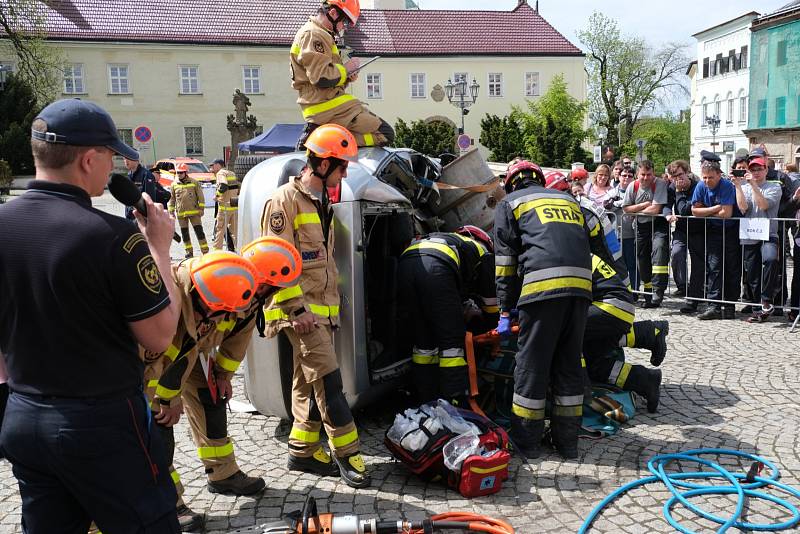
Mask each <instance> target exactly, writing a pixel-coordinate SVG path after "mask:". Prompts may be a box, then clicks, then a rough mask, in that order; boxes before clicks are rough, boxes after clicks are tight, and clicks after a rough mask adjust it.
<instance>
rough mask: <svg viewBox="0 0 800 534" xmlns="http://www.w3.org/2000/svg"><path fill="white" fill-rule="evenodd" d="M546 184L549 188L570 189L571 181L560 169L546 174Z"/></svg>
mask: <svg viewBox="0 0 800 534" xmlns="http://www.w3.org/2000/svg"><path fill="white" fill-rule="evenodd" d="M544 178H545V182H544V186H545V187H546V188H547V189H556V190H558V191H569V182H567V177H566V176H564V173H562V172H559V171H550V172H548V173H547V174H546V175H545V177H544Z"/></svg>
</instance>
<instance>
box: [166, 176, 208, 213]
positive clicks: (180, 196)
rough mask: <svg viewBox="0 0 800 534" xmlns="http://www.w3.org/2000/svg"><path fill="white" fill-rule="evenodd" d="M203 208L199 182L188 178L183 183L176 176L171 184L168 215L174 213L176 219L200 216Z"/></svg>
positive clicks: (203, 201)
mask: <svg viewBox="0 0 800 534" xmlns="http://www.w3.org/2000/svg"><path fill="white" fill-rule="evenodd" d="M205 207H206V204H205V198H204V197H203V188H202V187H201V186H200V182H198V181H197V180H195V179H194V178H190V177H187V179H186V181H185V182H183V181H181V180H180V179H179V178H178V177H177V175H176V177H175V179H174V180H173V182H172V196H171V197H170V199H169V205H168V208H169V211H170V213H173V212H174V213H175V216H176V217H191V216H192V215H202V214H203V209H205Z"/></svg>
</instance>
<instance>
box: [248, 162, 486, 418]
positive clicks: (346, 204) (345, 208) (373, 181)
mask: <svg viewBox="0 0 800 534" xmlns="http://www.w3.org/2000/svg"><path fill="white" fill-rule="evenodd" d="M475 155H477V153H476V154H473V157H474V156H475ZM459 159H460V160H461V159H462V158H459ZM479 161H480V162H482V166H481V165H472V166H471V167H474V168H475V169H477V171H476V172H477V174H480V176H477V175H476V173H475V172H473V173H471V174H470V173H465V172H463V171H464V169H465V166H464V165H463V164H462V163H460V162H459V160H456V162H453V163H452V164H451V165H456V166H457V168H458V169H459V172H458V174H459V177H460V178H461V179H462V180H463V181H462V182H461V183H464V184H469V183H472V184H475V183H485V182H489V181H494V176H493V175H492V173H491V171H490V170H489V167H488V166H487V165H486V162H485V161H483V160H482V158H479ZM305 162H306V156H305V154H304V153H302V152H294V153H291V154H283V155H280V156H275V157H273V158H270V159H267V160H265V161H262V162H261V163H259V164H257V165H256V166H255V167H253V168H252V169H251V170H250V171H249V172H248V173H247V175H246V177H245V179H244V180H243V184H242V190H241V193H240V196H239V235H238V237H239V243H248V242H250V241H251V240H253V239H255V238H256V237H258V236H260V235H261V228H260V226H261V216H262V212H263V209H264V204H265V202H266V200H267V199H268V198H269V196H270V195H271V194H272V193H273V192H274V191H275V190H276V189H277V188H278V187H280V186H281V185H283V184H285V183H287V182H288V181H289V179H290V177H292V176H297V175H299V174H300V173H301V171H302V169H303V166H304V165H305ZM448 167H450V166H449V165H448ZM448 167H446V168H445V174H444V175H445V176H448V175H447V174H446V170H447V168H448ZM442 175H443V169H442V167H441V165H440V163H439V160H438V159H434V158H429V157H427V156H425V155H423V154H420V153H418V152H415V151H413V150H409V149H393V148H377V147H373V148H362V149H361V150H360V151H359V158H358V162H354V163H351V164H350V165H349V166H348V168H347V178H346V179H345V180H343V181H342V183H341V190H340V191H339V198H338V201H336V203H335V204H333V211H334V217H335V219H336V221H335V229H336V230H335V231H336V250H335V259H336V264H337V266H338V268H339V273H340V279H339V291H340V294H341V305H340V319H341V327H340V328H339V330H337V332H336V334H335V335H334V345H335V348H336V354H337V357H338V359H339V366H340V369H341V372H342V382H343V385H344V388H343V389H344V392H345V396H346V397H347V400H348V402H349V403H350V405H351V406H352V407H357V406H359V405H365V404H367V403H369V402H372V401H374V400H375V399H376V398H377V397H379V396H380V395H382V394H383V393H384V392H387V391H389V390H392V389H396V388H397V386H398V385H399V383H400V382H401V381H402V380H403V379H404V376H405V375H406V374H407V372H408V370H409V369H410V364H411V351H410V347H408V349H409V350H408V351H406V350H404V348H403V346H404V345H405V344H406V343H407V340H408V336H407V335H405V334H404V333H403V332H402V328H403V325H401V324H398V320H397V319H398V318H397V304H396V302H397V299H396V298H395V297H396V273H397V264H398V259H399V257H400V254H402V252H403V249H404V247H405V245H406V243H402V242H400V240H399V239H398V238H397V237H398V236H396V235H395V234H396V233H397V232H396V231H394V232H393V229H396V228H398V227H400V225H399V224H398V222H406V223H407V222H408V221H413V223H414V225H415V230H416V231H417V233H420V234H422V233H427V232H430V231H434V230H452V229H454V228H456V227H457V226H460V225H461V224H464V223H465V222H466V221H470V223H471V224H477V222H476V221H479V220H489V217H488V215H491V213H492V212H493V210H492V207H493V203H492V202H489V199H490V198H493V197H492V194H494V192H492V193H490V194H488V195H487V194H485V193H480V194H475V193H470V192H467V191H463V190H460V191H455V190H450V191H443V193H448V194H452V196H450V197H448V196H447V195H445V194H443V195H441V197H440V195H439V188H438V186H437V182H438V181H439V180H440V178H441V177H442ZM448 181H449V182H450V183H451V184H454V183H455V181H454V180H453V179H450V178H448ZM489 204H491V205H489ZM443 209H447V212H446V213H445V212H443V211H442V210H443ZM487 210H488V211H487ZM484 212H486V213H484ZM400 218H404V219H405V221H399V219H400ZM462 221H463V222H462ZM245 362H246V369H245V386H246V390H247V396H248V398H249V400H250V402H251V403H252V404H253V406H255V408H256V409H257V410H259V411H260V412H262V413H264V414H268V415H277V416H279V417H282V418H285V419H288V418H289V417H290V415H291V386H292V347H291V345H290V343H289V340H288V339H287V338H286V337H285V335H283V334H279V335H278V336H277V337H274V338H271V339H267V338H261V337H259V336H253V337H252V339H251V341H250V346H249V348H248V357H247V359H246V360H245Z"/></svg>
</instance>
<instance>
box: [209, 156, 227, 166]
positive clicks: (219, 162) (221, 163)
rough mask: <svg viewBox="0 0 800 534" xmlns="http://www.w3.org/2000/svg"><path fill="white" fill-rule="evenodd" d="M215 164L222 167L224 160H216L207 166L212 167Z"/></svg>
mask: <svg viewBox="0 0 800 534" xmlns="http://www.w3.org/2000/svg"><path fill="white" fill-rule="evenodd" d="M215 163H216V164H217V165H222V166H223V167H224V166H225V160H224V159H220V158H217V159H215V160H214V161H212V162H211V163H209V165H214V164H215Z"/></svg>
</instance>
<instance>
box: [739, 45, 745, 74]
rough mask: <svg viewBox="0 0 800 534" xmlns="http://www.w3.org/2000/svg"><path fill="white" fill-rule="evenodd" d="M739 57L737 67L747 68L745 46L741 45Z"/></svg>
mask: <svg viewBox="0 0 800 534" xmlns="http://www.w3.org/2000/svg"><path fill="white" fill-rule="evenodd" d="M741 56H742V57H741V58H740V60H739V68H740V69H746V68H747V47H746V46H743V47H742V52H741Z"/></svg>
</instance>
